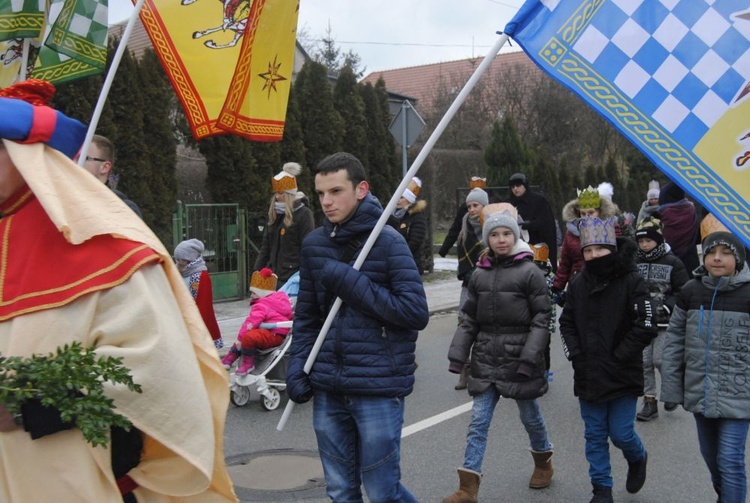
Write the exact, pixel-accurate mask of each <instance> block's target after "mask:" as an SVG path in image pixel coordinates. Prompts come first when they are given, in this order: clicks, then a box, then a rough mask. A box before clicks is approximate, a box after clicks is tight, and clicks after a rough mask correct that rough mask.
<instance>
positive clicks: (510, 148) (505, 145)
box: [484, 114, 533, 187]
mask: <svg viewBox="0 0 750 503" xmlns="http://www.w3.org/2000/svg"><path fill="white" fill-rule="evenodd" d="M484 161H485V162H486V163H487V166H489V169H488V170H487V185H488V186H490V187H498V186H504V185H507V183H508V179H509V178H510V175H512V174H513V173H518V172H521V173H525V174H526V176H528V177H529V179H532V169H533V164H532V163H533V156H532V154H531V152H530V151H529V149H528V148H527V147H526V145H525V144H524V142H523V140H522V139H521V137H520V136H519V135H518V130H517V129H516V126H515V123H514V122H513V119H512V118H511V117H510V115H507V114H506V116H505V117H504V118H503V121H502V123H499V122H498V121H495V123H494V124H493V125H492V135H491V138H490V142H489V144H488V145H487V147H486V148H485V149H484Z"/></svg>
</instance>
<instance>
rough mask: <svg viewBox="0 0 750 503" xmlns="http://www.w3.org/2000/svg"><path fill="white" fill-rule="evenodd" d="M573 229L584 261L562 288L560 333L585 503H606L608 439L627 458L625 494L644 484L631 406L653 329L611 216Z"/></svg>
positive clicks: (628, 247) (629, 251) (641, 286)
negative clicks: (577, 414)
mask: <svg viewBox="0 0 750 503" xmlns="http://www.w3.org/2000/svg"><path fill="white" fill-rule="evenodd" d="M579 228H580V231H581V250H582V252H583V258H584V261H585V265H584V268H583V271H582V272H581V273H580V274H577V275H576V276H574V277H573V279H572V280H571V282H570V284H569V285H568V296H567V302H566V304H565V308H564V309H563V312H562V315H561V316H560V334H561V336H562V338H563V349H564V351H565V355H566V356H567V357H568V359H569V360H571V361H572V362H573V371H574V386H573V391H574V393H575V395H576V396H577V397H578V399H579V402H580V407H581V417H582V418H583V421H584V436H585V439H586V459H587V460H588V462H589V476H590V477H591V483H592V485H593V495H594V496H593V498H592V499H591V503H605V502H611V501H613V500H612V485H613V480H612V474H611V471H612V469H611V465H610V462H609V445H608V440H610V439H611V440H612V444H613V445H614V446H615V447H617V448H619V449H620V450H622V451H623V455H624V456H625V459H626V460H627V461H628V476H627V482H626V489H627V491H628V492H629V493H636V492H638V491H639V490H640V489H641V487H643V484H644V482H645V481H646V461H647V455H646V449H645V448H644V447H643V443H642V442H641V439H640V437H638V434H637V433H636V431H635V409H636V405H637V403H638V396H640V395H641V394H642V393H643V348H644V347H646V346H647V345H648V344H649V342H651V340H652V339H653V338H654V337H655V336H656V326H655V325H654V322H653V320H652V315H653V307H652V305H651V299H650V296H649V293H648V289H647V288H646V284H645V282H644V280H643V278H642V277H641V275H640V274H638V269H637V268H636V265H635V262H634V261H633V255H634V254H635V250H636V249H635V244H634V243H633V242H632V241H631V240H628V239H619V240H618V239H617V238H616V237H615V219H608V220H600V219H598V218H586V219H583V220H581V222H580V223H579Z"/></svg>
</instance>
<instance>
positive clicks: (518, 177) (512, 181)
mask: <svg viewBox="0 0 750 503" xmlns="http://www.w3.org/2000/svg"><path fill="white" fill-rule="evenodd" d="M508 185H509V186H511V187H515V186H516V185H523V186H524V187H526V188H527V189H528V188H529V179H528V177H527V176H526V175H524V174H523V173H513V174H512V175H510V178H509V179H508Z"/></svg>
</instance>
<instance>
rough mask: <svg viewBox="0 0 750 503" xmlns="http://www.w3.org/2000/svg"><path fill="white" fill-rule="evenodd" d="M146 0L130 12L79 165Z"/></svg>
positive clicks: (84, 155)
mask: <svg viewBox="0 0 750 503" xmlns="http://www.w3.org/2000/svg"><path fill="white" fill-rule="evenodd" d="M145 1H146V0H138V2H137V3H136V4H135V6H134V7H133V12H132V13H131V14H130V19H129V20H128V24H127V26H125V31H124V32H123V33H122V38H121V39H120V45H118V46H117V51H115V55H114V57H113V58H112V64H110V65H109V71H108V72H107V77H106V78H105V79H104V85H102V90H101V92H100V93H99V99H98V100H97V102H96V107H94V113H93V114H92V115H91V122H90V123H89V129H88V130H87V131H86V138H85V139H84V140H83V146H82V147H81V153H80V155H79V157H78V165H79V166H83V163H84V162H86V154H88V152H89V145H91V139H92V138H93V137H94V133H95V132H96V126H98V125H99V119H101V117H102V110H104V103H105V102H106V101H107V96H108V95H109V90H110V88H111V87H112V82H113V81H114V80H115V74H116V73H117V68H118V67H119V66H120V61H121V60H122V55H123V54H124V53H125V50H126V49H127V46H128V40H130V33H131V32H132V31H133V26H135V20H136V19H137V18H138V14H139V13H140V12H141V8H142V7H143V4H144V3H145Z"/></svg>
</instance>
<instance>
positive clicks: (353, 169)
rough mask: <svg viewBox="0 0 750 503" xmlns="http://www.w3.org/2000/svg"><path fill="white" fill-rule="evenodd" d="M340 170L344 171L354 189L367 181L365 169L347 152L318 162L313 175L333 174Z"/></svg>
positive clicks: (337, 153) (332, 155)
mask: <svg viewBox="0 0 750 503" xmlns="http://www.w3.org/2000/svg"><path fill="white" fill-rule="evenodd" d="M342 169H345V170H346V174H347V176H348V178H349V180H350V181H351V182H352V184H353V185H354V186H355V187H356V186H357V185H359V182H363V181H365V180H367V173H366V172H365V167H364V166H363V165H362V163H361V162H360V160H359V159H357V158H356V157H354V156H353V155H352V154H350V153H348V152H336V153H335V154H331V155H329V156H328V157H326V158H325V159H323V160H322V161H320V162H319V163H318V165H317V166H316V167H315V174H316V175H317V174H318V173H323V174H328V173H335V172H336V171H340V170H342Z"/></svg>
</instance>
